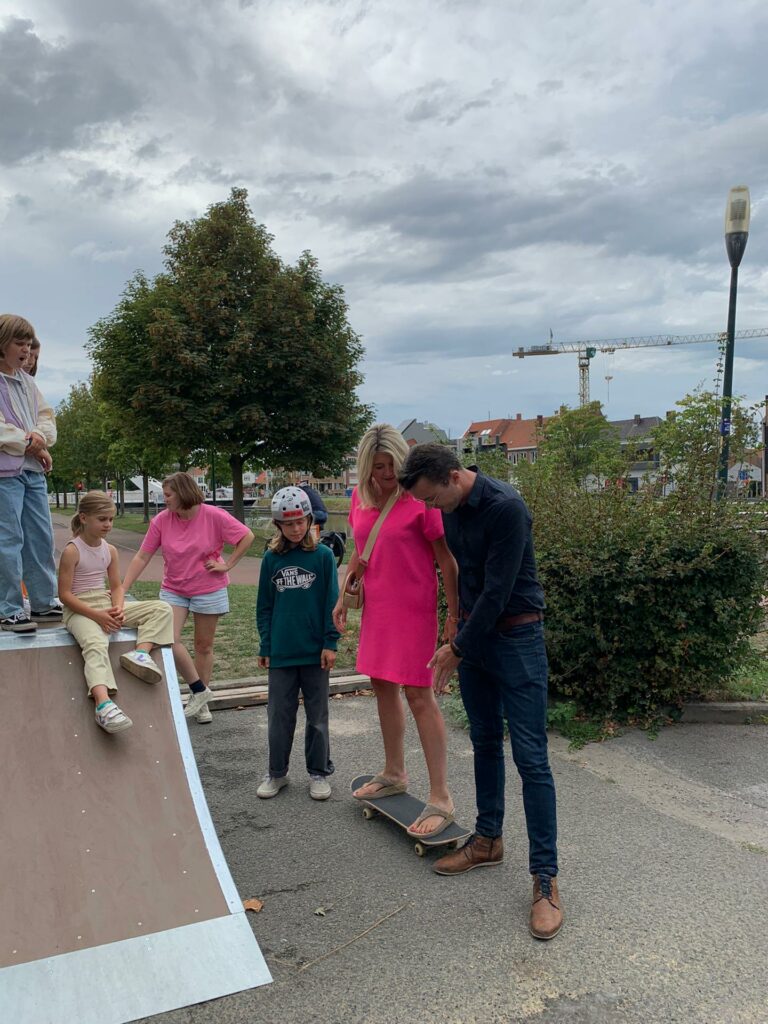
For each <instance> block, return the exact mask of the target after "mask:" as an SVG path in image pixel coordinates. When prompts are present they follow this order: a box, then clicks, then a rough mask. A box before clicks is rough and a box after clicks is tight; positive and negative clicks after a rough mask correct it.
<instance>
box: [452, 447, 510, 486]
mask: <svg viewBox="0 0 768 1024" xmlns="http://www.w3.org/2000/svg"><path fill="white" fill-rule="evenodd" d="M461 461H462V463H463V464H464V465H465V466H477V468H478V469H479V470H480V471H481V472H482V473H485V475H486V476H492V477H493V478H494V480H503V481H504V483H509V477H510V465H509V460H508V459H507V455H506V452H505V451H504V449H503V448H487V449H485V450H483V449H482V448H470V449H467V450H466V451H464V453H463V454H462V456H461Z"/></svg>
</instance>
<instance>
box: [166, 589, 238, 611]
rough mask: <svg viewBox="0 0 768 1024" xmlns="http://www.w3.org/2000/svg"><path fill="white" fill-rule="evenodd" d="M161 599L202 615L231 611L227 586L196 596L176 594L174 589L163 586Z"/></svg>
mask: <svg viewBox="0 0 768 1024" xmlns="http://www.w3.org/2000/svg"><path fill="white" fill-rule="evenodd" d="M160 600H161V601H165V602H167V603H168V604H172V605H174V606H175V607H176V608H187V609H189V611H191V612H193V613H195V612H197V613H198V614H200V615H226V614H227V612H228V611H229V593H228V592H227V588H226V587H222V588H221V590H214V591H212V592H211V593H210V594H196V595H195V596H194V597H184V595H183V594H174V592H173V591H172V590H166V589H165V587H161V588H160Z"/></svg>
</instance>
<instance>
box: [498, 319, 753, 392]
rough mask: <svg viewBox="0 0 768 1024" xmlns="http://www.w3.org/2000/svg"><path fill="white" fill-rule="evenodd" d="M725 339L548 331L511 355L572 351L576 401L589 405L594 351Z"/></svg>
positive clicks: (747, 334) (743, 335)
mask: <svg viewBox="0 0 768 1024" xmlns="http://www.w3.org/2000/svg"><path fill="white" fill-rule="evenodd" d="M734 337H735V338H738V339H743V340H746V339H747V338H766V337H768V328H765V327H757V328H755V329H753V330H747V331H736V333H735V335H734ZM711 341H725V332H724V331H721V332H716V333H710V334H645V335H640V336H639V337H637V338H612V339H608V340H606V341H558V342H555V341H553V340H552V331H550V332H549V344H548V345H529V347H528V348H522V347H521V348H518V350H517V351H516V352H513V353H512V355H513V356H515V357H516V358H517V359H524V358H525V357H526V356H557V355H561V354H562V353H563V352H575V353H576V354H577V356H578V360H579V404H580V405H588V404H589V364H590V362H591V361H592V359H594V357H595V356H596V355H597V353H598V352H618V351H620V350H621V349H624V348H654V347H661V346H663V345H702V344H704V343H705V342H711Z"/></svg>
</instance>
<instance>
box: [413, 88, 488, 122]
mask: <svg viewBox="0 0 768 1024" xmlns="http://www.w3.org/2000/svg"><path fill="white" fill-rule="evenodd" d="M502 86H503V83H502V81H501V80H500V79H494V80H493V81H492V82H491V84H490V85H489V86H488V87H487V88H486V89H483V90H482V91H481V92H480V93H479V94H478V95H477V96H475V97H473V98H470V99H466V98H465V97H463V96H462V95H461V93H460V90H459V88H458V87H457V85H456V84H455V83H452V82H447V81H446V80H445V79H443V78H436V79H433V80H432V81H430V82H426V83H425V84H424V85H422V86H419V88H418V89H414V90H412V91H411V92H409V93H406V94H405V95H404V97H403V102H404V103H405V104H406V105H407V106H408V111H407V113H406V115H405V119H406V121H411V122H419V121H437V122H438V123H440V124H445V125H448V126H450V125H454V124H456V122H457V121H460V120H461V118H462V117H464V115H465V114H468V113H469V112H470V111H472V110H480V109H483V108H485V107H490V106H491V105H492V103H493V100H494V98H495V97H496V96H497V95H498V94H499V93H500V91H501V88H502Z"/></svg>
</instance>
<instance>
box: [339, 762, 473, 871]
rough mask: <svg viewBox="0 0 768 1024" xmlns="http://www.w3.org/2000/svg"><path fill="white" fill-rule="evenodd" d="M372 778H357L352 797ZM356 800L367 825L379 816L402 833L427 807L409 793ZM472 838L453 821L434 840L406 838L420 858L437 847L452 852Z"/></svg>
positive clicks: (365, 776) (362, 776) (371, 776)
mask: <svg viewBox="0 0 768 1024" xmlns="http://www.w3.org/2000/svg"><path fill="white" fill-rule="evenodd" d="M372 778H373V775H358V777H357V778H356V779H353V780H352V784H351V786H350V789H351V791H352V792H353V793H354V791H355V790H356V789H359V788H360V787H361V786H364V785H365V784H366V782H370V781H371V779H372ZM356 799H357V802H358V803H359V804H361V805H362V808H363V817H364V818H365V819H366V821H370V820H371V819H372V818H375V817H377V815H379V814H380V815H381V816H382V817H384V818H389V820H390V821H394V823H395V824H396V825H399V826H400V828H401V829H402V830H403V831H405V830H406V829H407V828H409V827H410V826H411V825H412V824H413V822H414V821H415V820H416V819H417V818H418V816H419V815H420V814H421V812H422V811H423V810H424V807H425V806H426V805H425V803H424V801H423V800H418V799H417V798H416V797H415V796H411V794H410V793H396V794H395V796H381V797H375V796H372V797H369V798H368V799H367V800H360V799H358V798H356ZM471 835H472V831H471V830H470V829H466V828H464V826H463V825H459V824H457V823H456V822H455V821H452V822H451V824H450V825H449V826H448V827H447V828H445V829H443V831H442V832H441V833H440V834H439V835H437V836H435V838H434V839H430V838H429V836H422V837H421V838H420V839H416V838H415V837H414V836H408V838H409V839H413V840H414V844H413V849H414V851H415V852H416V855H417V856H418V857H423V856H424V854H425V853H426V852H427V850H431V849H433V848H435V847H438V846H445V847H447V848H448V849H453V848H454V847H456V846H458V845H459V841H460V840H462V839H468V838H469V837H470V836H471Z"/></svg>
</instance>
